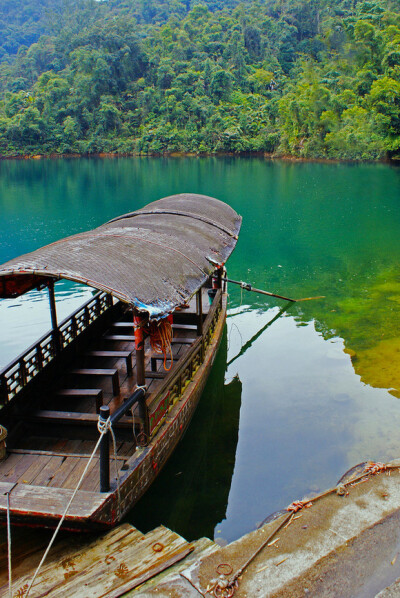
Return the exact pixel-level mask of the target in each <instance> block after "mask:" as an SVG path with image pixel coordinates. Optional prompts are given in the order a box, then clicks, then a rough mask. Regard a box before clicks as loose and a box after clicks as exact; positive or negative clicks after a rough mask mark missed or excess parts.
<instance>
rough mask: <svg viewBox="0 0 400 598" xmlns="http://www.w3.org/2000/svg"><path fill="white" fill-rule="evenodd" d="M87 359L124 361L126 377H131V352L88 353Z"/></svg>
mask: <svg viewBox="0 0 400 598" xmlns="http://www.w3.org/2000/svg"><path fill="white" fill-rule="evenodd" d="M86 355H87V356H88V357H111V358H114V357H115V359H119V358H121V359H125V361H126V371H127V374H128V376H133V368H132V351H88V352H87V353H86Z"/></svg>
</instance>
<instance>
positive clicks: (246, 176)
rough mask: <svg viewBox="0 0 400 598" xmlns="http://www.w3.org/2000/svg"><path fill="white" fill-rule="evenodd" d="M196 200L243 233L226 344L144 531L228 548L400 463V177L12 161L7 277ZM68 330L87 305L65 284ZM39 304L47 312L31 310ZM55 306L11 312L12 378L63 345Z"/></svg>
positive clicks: (1, 237) (2, 172)
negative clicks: (275, 517)
mask: <svg viewBox="0 0 400 598" xmlns="http://www.w3.org/2000/svg"><path fill="white" fill-rule="evenodd" d="M179 192H194V193H203V194H206V195H211V196H214V197H217V198H219V199H221V200H223V201H226V202H228V203H229V204H230V205H232V207H233V208H235V209H236V210H237V211H238V212H239V213H241V214H242V216H243V226H242V231H241V234H240V238H239V242H238V245H237V248H236V249H235V251H234V253H233V255H232V257H231V258H230V260H229V263H228V265H229V275H230V276H231V277H232V278H236V279H239V280H246V281H248V282H251V283H252V284H254V286H256V287H259V288H267V289H268V290H270V291H272V292H277V293H279V294H283V295H286V296H291V297H309V296H316V295H324V296H325V299H323V300H314V301H307V302H302V303H297V304H287V303H285V302H283V301H279V300H275V299H269V298H266V297H265V296H261V295H255V294H250V293H246V292H245V291H241V290H240V289H239V288H236V287H235V288H234V287H231V289H230V303H229V317H228V320H227V332H226V336H225V338H224V342H223V343H222V346H221V351H220V353H219V355H218V359H217V361H216V363H215V366H214V369H213V372H212V375H211V377H210V380H209V383H208V385H207V388H206V391H205V393H204V396H203V398H202V401H201V405H200V408H199V410H198V412H197V414H196V416H195V418H194V420H193V423H192V425H191V427H190V428H189V430H188V433H187V434H186V436H185V438H184V440H183V442H182V444H181V446H180V449H179V450H178V451H177V452H176V454H175V456H174V457H173V459H172V460H171V461H170V462H169V464H168V465H167V467H166V468H165V470H164V472H162V474H161V476H160V478H159V480H158V481H157V482H156V483H155V484H154V486H153V488H152V489H151V490H150V491H149V492H148V493H147V494H146V496H145V497H144V498H143V499H142V500H141V502H140V503H139V504H138V505H137V507H136V508H135V509H134V510H133V512H132V514H131V521H133V522H134V523H135V524H136V525H137V526H138V527H139V528H141V529H142V530H143V531H146V529H147V528H150V527H154V526H155V525H157V524H158V523H164V524H165V525H167V526H170V527H172V528H173V529H175V530H176V531H178V532H180V533H182V534H183V535H185V536H186V537H187V538H188V539H192V538H196V537H199V536H200V535H208V536H209V537H215V538H217V539H219V541H220V542H221V543H224V542H226V541H231V540H233V539H235V538H237V537H238V536H239V535H241V534H243V533H245V532H247V531H249V530H251V529H253V528H254V526H255V525H256V524H257V523H259V522H260V521H262V520H263V519H264V518H265V517H266V516H267V515H269V514H270V513H271V512H273V511H275V510H278V509H281V508H282V507H285V506H286V505H287V504H288V503H290V502H291V501H292V500H295V499H299V498H301V497H302V496H303V495H304V494H306V493H309V492H317V491H319V490H324V489H325V488H327V487H328V486H330V485H332V484H335V483H336V481H337V480H338V478H339V477H340V476H341V475H342V474H343V473H344V471H346V470H347V469H348V468H349V467H351V466H353V465H354V464H356V463H358V462H361V461H365V460H367V459H374V460H387V459H390V458H394V457H398V456H400V404H399V400H398V398H397V397H400V334H399V323H400V274H399V266H398V264H399V263H400V238H399V225H400V205H399V197H400V193H399V192H400V170H399V169H397V168H395V167H391V166H388V165H382V164H379V165H349V164H346V165H339V164H311V163H309V164H308V163H285V162H275V161H266V160H263V159H260V158H204V159H203V158H201V159H196V158H191V159H189V158H176V159H172V158H170V159H164V158H151V159H146V158H135V159H108V160H96V159H93V160H85V159H78V160H57V161H44V160H43V161H3V162H0V213H1V219H0V262H4V261H6V260H7V259H10V258H12V257H15V256H17V255H20V254H22V253H25V252H28V251H32V250H33V249H35V248H37V247H39V246H41V245H43V244H45V243H49V242H51V241H54V240H56V239H58V238H60V237H63V236H66V235H69V234H73V233H76V232H79V231H82V230H86V229H88V228H93V227H94V226H97V225H100V224H102V223H103V222H105V221H106V220H109V219H111V218H113V217H114V216H117V215H119V214H122V213H125V212H129V211H132V210H134V209H137V208H139V207H142V206H143V205H145V204H146V203H148V202H150V201H153V200H156V199H159V198H161V197H164V196H167V195H170V194H174V193H179ZM56 287H57V303H58V309H59V314H60V317H64V316H66V315H67V314H68V312H69V311H72V309H74V308H75V307H77V306H78V305H79V304H80V303H81V302H83V301H84V300H85V299H86V298H88V297H89V295H90V293H91V291H90V290H89V289H85V288H84V287H81V286H79V285H73V284H71V283H66V282H61V283H58V284H57V285H56ZM30 299H33V300H32V301H31V300H30ZM49 324H50V318H49V314H48V301H47V296H46V294H45V293H38V292H34V293H32V294H31V295H30V296H29V297H28V296H26V297H23V298H20V299H17V300H8V301H2V302H0V326H1V337H2V342H1V345H0V367H1V365H4V364H5V363H7V362H8V361H9V360H10V359H11V358H12V357H13V356H15V355H16V354H18V353H19V352H21V351H22V350H23V349H24V348H25V347H26V346H27V345H28V344H30V343H31V342H33V341H34V340H35V339H36V338H37V336H38V335H39V334H41V333H43V332H45V331H46V330H47V329H48V328H49Z"/></svg>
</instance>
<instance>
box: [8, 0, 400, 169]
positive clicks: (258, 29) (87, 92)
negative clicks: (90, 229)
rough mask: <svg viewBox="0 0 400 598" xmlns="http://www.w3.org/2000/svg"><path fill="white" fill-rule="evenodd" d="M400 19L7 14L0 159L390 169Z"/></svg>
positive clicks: (159, 11) (170, 3)
mask: <svg viewBox="0 0 400 598" xmlns="http://www.w3.org/2000/svg"><path fill="white" fill-rule="evenodd" d="M399 13H400V11H399V4H398V0H393V1H391V0H370V1H367V0H364V1H361V0H359V1H357V0H337V1H336V2H335V3H334V5H333V6H332V4H331V3H329V4H328V2H327V0H292V1H290V2H289V1H288V0H254V1H250V0H247V1H244V2H241V3H239V2H237V1H236V0H205V1H203V2H201V3H199V2H195V1H193V0H182V1H180V0H108V1H104V2H96V1H94V0H40V1H39V0H13V2H11V0H3V4H2V6H1V8H0V22H3V25H4V26H3V32H2V34H1V37H0V44H1V48H0V59H1V62H0V94H1V95H0V153H1V154H3V155H14V154H15V155H17V154H35V153H44V154H47V153H53V152H56V153H98V152H120V153H129V152H134V153H162V152H179V151H183V152H194V153H202V152H243V151H246V152H247V151H263V152H271V153H274V154H276V155H282V154H290V155H295V156H302V157H321V158H344V159H346V158H356V159H377V158H382V157H384V156H393V155H395V154H396V153H397V152H398V151H399V145H400V14H399ZM40 34H42V35H41V36H40V37H39V35H40ZM32 41H33V42H34V43H31V42H32ZM28 44H30V45H29V47H28ZM17 48H18V53H17V54H15V52H16V49H17Z"/></svg>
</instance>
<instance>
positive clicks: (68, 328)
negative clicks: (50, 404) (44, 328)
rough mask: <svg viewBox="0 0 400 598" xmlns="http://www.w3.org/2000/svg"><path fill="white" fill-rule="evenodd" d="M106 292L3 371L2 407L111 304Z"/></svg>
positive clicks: (0, 376)
mask: <svg viewBox="0 0 400 598" xmlns="http://www.w3.org/2000/svg"><path fill="white" fill-rule="evenodd" d="M112 305H113V300H112V297H111V295H108V294H107V293H97V294H96V295H95V296H94V297H93V298H92V299H90V300H89V301H88V302H87V303H85V304H84V305H83V306H82V307H80V308H79V309H77V310H76V311H75V312H74V313H73V314H71V315H70V316H68V318H66V319H65V320H63V321H62V322H61V323H60V324H59V326H58V329H57V330H52V331H50V332H47V333H46V334H45V335H44V336H42V337H41V338H40V339H39V340H38V341H37V342H36V343H35V344H34V345H32V346H31V347H29V349H27V350H26V351H25V352H24V353H22V354H21V355H19V356H18V357H17V358H16V359H15V360H14V361H13V362H12V363H10V364H9V365H7V366H6V367H5V368H4V369H2V370H1V371H0V408H1V407H3V406H4V405H6V404H7V403H8V402H9V401H11V400H12V399H13V398H14V397H15V396H16V395H17V394H18V393H19V392H20V391H21V390H22V389H23V388H25V387H26V385H27V384H29V382H30V381H31V380H33V378H34V377H35V376H37V374H39V372H41V371H42V370H43V368H45V367H46V366H47V365H48V364H49V363H50V362H51V361H52V360H53V359H54V358H55V357H56V356H57V354H58V353H59V352H60V351H61V350H62V349H65V348H66V347H68V345H69V344H70V343H71V342H72V341H73V340H74V339H76V338H77V337H78V336H79V335H80V334H81V333H82V332H83V331H84V330H86V329H87V328H88V326H90V324H92V322H94V321H95V320H96V319H97V318H98V317H99V316H100V315H101V314H103V313H104V312H105V311H107V309H109V308H110V307H112Z"/></svg>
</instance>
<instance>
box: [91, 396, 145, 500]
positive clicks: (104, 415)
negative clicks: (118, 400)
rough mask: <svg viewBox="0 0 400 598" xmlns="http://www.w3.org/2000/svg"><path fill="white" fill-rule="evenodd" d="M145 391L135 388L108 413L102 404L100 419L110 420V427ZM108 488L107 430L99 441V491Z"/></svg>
mask: <svg viewBox="0 0 400 598" xmlns="http://www.w3.org/2000/svg"><path fill="white" fill-rule="evenodd" d="M145 394H146V392H145V390H144V388H137V389H136V390H135V392H134V393H133V394H132V395H131V396H130V397H129V399H127V400H126V401H125V402H124V404H123V405H121V406H120V407H119V408H118V409H116V410H115V411H114V413H113V414H112V415H110V407H109V406H108V405H103V406H102V407H100V421H101V422H102V423H103V424H105V423H106V422H107V421H108V419H109V420H110V424H111V427H112V426H113V425H114V424H116V423H117V422H118V421H119V420H120V419H121V417H123V416H124V415H126V413H127V411H129V410H130V409H132V407H133V406H134V405H136V404H137V403H140V402H141V401H143V399H144V396H145ZM109 490H110V432H109V431H107V432H106V433H105V434H104V435H103V438H102V439H101V442H100V492H109Z"/></svg>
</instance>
